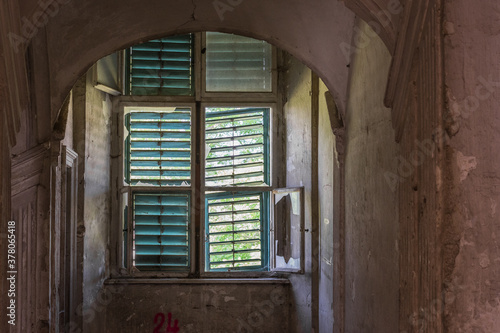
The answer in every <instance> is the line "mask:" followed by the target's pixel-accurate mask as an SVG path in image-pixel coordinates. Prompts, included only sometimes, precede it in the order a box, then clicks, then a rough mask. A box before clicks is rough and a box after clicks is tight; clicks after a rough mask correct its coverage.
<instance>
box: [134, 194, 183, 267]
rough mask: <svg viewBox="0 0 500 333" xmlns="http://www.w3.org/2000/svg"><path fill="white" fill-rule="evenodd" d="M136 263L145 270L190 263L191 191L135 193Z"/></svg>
mask: <svg viewBox="0 0 500 333" xmlns="http://www.w3.org/2000/svg"><path fill="white" fill-rule="evenodd" d="M133 204H134V209H133V211H134V221H133V222H134V230H133V233H134V240H133V265H134V266H135V267H137V269H139V270H141V271H146V270H155V271H158V270H172V269H174V270H182V269H187V268H188V267H189V237H188V235H189V216H190V199H189V195H188V194H152V193H150V194H146V193H144V194H142V193H141V194H135V195H134V198H133Z"/></svg>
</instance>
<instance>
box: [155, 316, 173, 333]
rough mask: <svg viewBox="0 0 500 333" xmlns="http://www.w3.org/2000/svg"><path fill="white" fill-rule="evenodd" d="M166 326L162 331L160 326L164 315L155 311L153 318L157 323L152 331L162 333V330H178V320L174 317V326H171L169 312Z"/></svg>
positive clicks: (169, 332) (171, 332) (168, 331)
mask: <svg viewBox="0 0 500 333" xmlns="http://www.w3.org/2000/svg"><path fill="white" fill-rule="evenodd" d="M167 317H168V318H167V328H166V329H165V331H162V330H161V329H162V327H163V324H164V323H165V315H164V314H163V313H161V312H159V313H157V314H156V315H155V320H154V323H155V324H158V325H157V326H156V327H155V329H154V331H153V333H162V332H165V333H177V332H179V326H178V325H179V321H178V320H177V319H176V320H174V326H172V314H171V313H170V312H169V313H168V314H167Z"/></svg>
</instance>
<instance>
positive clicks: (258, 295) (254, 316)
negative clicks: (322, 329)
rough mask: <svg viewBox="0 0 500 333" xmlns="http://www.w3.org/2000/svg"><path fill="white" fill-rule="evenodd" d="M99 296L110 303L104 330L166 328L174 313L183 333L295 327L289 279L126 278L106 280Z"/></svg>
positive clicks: (110, 332) (174, 317)
mask: <svg viewBox="0 0 500 333" xmlns="http://www.w3.org/2000/svg"><path fill="white" fill-rule="evenodd" d="M99 299H100V300H101V304H103V305H107V321H106V331H104V330H102V328H101V330H99V332H109V333H114V332H123V333H126V332H130V333H136V332H145V333H146V332H165V331H166V328H167V326H168V325H169V323H168V314H169V313H170V314H171V316H172V317H171V322H170V326H171V327H172V328H173V327H174V325H175V321H176V320H177V323H178V325H177V326H178V328H179V333H181V332H182V333H194V332H196V333H221V332H241V333H243V332H245V333H250V332H289V330H288V311H289V301H288V284H286V283H285V284H281V283H278V284H271V283H256V284H252V283H246V284H244V285H242V284H240V283H231V282H230V281H225V282H222V283H212V284H210V283H200V284H195V283H192V282H188V283H187V284H179V283H167V284H161V283H160V284H127V283H126V282H122V283H120V284H117V285H108V286H106V288H105V289H104V290H103V291H102V292H101V293H100V296H99ZM157 314H163V316H164V322H163V324H162V321H163V320H162V315H158V316H157ZM155 328H156V329H158V330H156V331H155ZM92 332H97V331H92ZM167 332H169V331H167ZM172 332H173V331H172Z"/></svg>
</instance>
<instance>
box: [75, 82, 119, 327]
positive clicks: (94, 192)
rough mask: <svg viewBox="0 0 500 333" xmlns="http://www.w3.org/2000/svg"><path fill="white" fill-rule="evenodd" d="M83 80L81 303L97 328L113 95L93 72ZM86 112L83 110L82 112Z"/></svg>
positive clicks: (86, 323)
mask: <svg viewBox="0 0 500 333" xmlns="http://www.w3.org/2000/svg"><path fill="white" fill-rule="evenodd" d="M82 81H83V82H82V84H81V86H80V87H77V88H76V89H75V90H74V93H75V95H76V96H78V97H77V99H76V103H81V105H75V112H78V114H76V116H75V122H74V131H75V133H77V134H76V135H75V142H74V145H75V147H76V149H77V152H78V155H79V156H80V163H81V165H80V166H79V169H82V168H83V170H80V172H81V174H82V173H83V179H82V178H81V179H80V185H79V186H80V188H81V191H82V192H81V195H82V197H80V199H79V200H80V201H79V206H80V207H79V208H80V209H82V210H83V212H82V215H81V216H82V219H83V221H80V223H79V224H80V226H79V234H80V236H81V237H82V238H83V244H82V246H83V265H82V267H81V269H82V276H83V280H82V287H83V296H82V297H83V298H82V302H81V306H80V310H81V311H82V313H81V314H80V315H82V321H83V329H84V331H85V332H97V331H98V330H99V329H98V327H103V326H104V322H99V320H96V318H98V319H103V318H102V317H101V316H96V313H97V312H99V311H102V310H103V309H102V308H98V307H97V305H98V302H97V297H98V296H99V291H100V289H101V288H102V285H103V282H104V280H105V279H106V277H107V274H108V272H107V267H108V266H107V263H108V259H107V257H108V249H107V244H108V225H109V219H110V195H111V193H110V185H111V184H110V163H111V162H110V159H111V157H110V144H111V142H110V140H111V133H110V120H111V100H110V98H109V95H107V94H105V93H103V92H101V91H99V90H97V89H95V88H93V86H92V84H91V80H90V76H89V75H87V77H86V78H85V77H84V78H83V79H82ZM82 113H83V114H82Z"/></svg>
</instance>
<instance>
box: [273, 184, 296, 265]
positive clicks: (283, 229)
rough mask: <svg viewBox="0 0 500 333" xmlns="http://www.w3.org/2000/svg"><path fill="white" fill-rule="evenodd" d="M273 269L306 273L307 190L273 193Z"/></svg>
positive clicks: (289, 189)
mask: <svg viewBox="0 0 500 333" xmlns="http://www.w3.org/2000/svg"><path fill="white" fill-rule="evenodd" d="M271 205H272V207H273V219H272V222H271V232H270V240H271V270H273V271H281V272H290V273H304V231H305V230H304V225H305V221H304V217H305V216H304V188H303V187H298V188H282V189H276V190H273V191H272V195H271Z"/></svg>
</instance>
